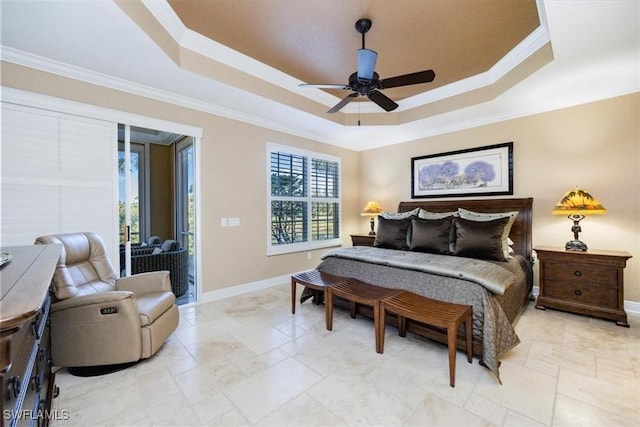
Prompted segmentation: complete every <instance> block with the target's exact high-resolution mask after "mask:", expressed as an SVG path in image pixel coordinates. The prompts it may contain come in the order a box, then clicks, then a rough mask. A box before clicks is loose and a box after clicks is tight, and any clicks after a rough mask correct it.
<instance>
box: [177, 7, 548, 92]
mask: <svg viewBox="0 0 640 427" xmlns="http://www.w3.org/2000/svg"><path fill="white" fill-rule="evenodd" d="M169 4H170V5H171V7H172V8H173V9H174V11H175V12H176V14H177V15H178V16H179V18H180V19H181V20H182V22H183V23H184V25H185V26H186V27H188V28H190V29H191V30H193V31H196V32H198V33H200V34H202V35H204V36H206V37H208V38H210V39H213V40H215V41H217V42H219V43H221V44H223V45H226V46H228V47H230V48H232V49H234V50H236V51H238V52H241V53H243V54H245V55H248V56H250V57H252V58H254V59H257V60H258V61H260V62H263V63H265V64H267V65H270V66H272V67H274V68H276V69H278V70H280V71H283V72H285V73H287V74H289V75H291V76H293V77H296V78H298V79H300V80H302V81H303V82H306V83H337V84H346V83H347V81H348V77H349V75H350V74H351V73H353V72H355V70H356V58H357V50H358V49H359V48H360V47H362V36H361V35H360V33H358V32H357V31H356V29H355V22H356V21H357V20H358V19H360V18H363V17H366V18H369V19H371V20H372V21H373V25H372V28H371V30H369V32H368V33H367V34H366V47H367V48H369V49H373V50H375V51H377V52H378V61H377V65H376V72H377V73H378V74H379V75H380V77H381V78H382V79H384V78H388V77H393V76H396V75H401V74H407V73H411V72H414V71H421V70H425V69H433V70H434V71H435V72H436V79H435V80H434V81H433V82H432V83H427V84H421V85H416V86H409V87H401V88H394V89H388V90H387V91H385V94H386V95H388V96H390V97H392V98H394V99H395V100H399V99H403V98H406V97H409V96H412V95H415V94H417V93H421V92H425V91H428V90H431V89H434V88H436V87H439V86H443V85H447V84H449V83H453V82H456V81H459V80H462V79H465V78H467V77H471V76H474V75H477V74H480V73H482V72H485V71H487V70H488V69H490V68H491V67H492V66H493V65H495V64H496V62H498V61H499V60H500V59H501V58H502V57H504V56H505V55H506V54H507V53H508V52H509V51H510V50H511V49H513V48H514V47H515V46H517V45H518V44H519V43H520V42H521V41H522V40H524V39H525V38H526V37H527V36H528V35H529V34H531V32H533V31H534V30H535V29H536V28H537V27H538V26H539V25H540V22H539V18H538V12H537V7H536V2H535V0H522V1H504V0H430V1H425V0H403V1H402V2H392V1H388V0H349V1H335V0H331V1H330V0H325V1H300V0H263V1H255V0H233V1H229V0H209V1H201V0H169ZM333 93H334V94H335V95H337V96H339V97H342V96H344V95H345V94H344V92H341V91H337V92H335V91H334V92H333Z"/></svg>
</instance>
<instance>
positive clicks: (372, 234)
mask: <svg viewBox="0 0 640 427" xmlns="http://www.w3.org/2000/svg"><path fill="white" fill-rule="evenodd" d="M369 225H370V226H371V231H369V236H375V235H376V232H375V226H376V222H375V220H374V219H373V217H371V220H370V221H369Z"/></svg>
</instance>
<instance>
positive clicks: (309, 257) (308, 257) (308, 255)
mask: <svg viewBox="0 0 640 427" xmlns="http://www.w3.org/2000/svg"><path fill="white" fill-rule="evenodd" d="M311 256H312V255H311V252H307V259H308V260H311Z"/></svg>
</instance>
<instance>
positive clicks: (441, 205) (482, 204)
mask: <svg viewBox="0 0 640 427" xmlns="http://www.w3.org/2000/svg"><path fill="white" fill-rule="evenodd" d="M532 205H533V199H532V198H512V199H472V200H437V201H433V200H414V201H406V202H400V204H399V206H398V212H409V211H412V210H414V209H416V208H422V209H424V210H426V211H429V212H452V211H456V210H457V209H458V208H464V209H467V210H470V211H474V212H480V213H501V212H512V211H517V212H518V216H517V218H516V220H515V221H514V223H513V225H512V228H511V232H510V234H509V237H510V238H511V240H513V245H512V248H513V250H514V255H521V257H518V261H519V263H520V264H521V265H523V270H527V271H526V273H525V274H526V284H523V285H522V286H520V285H519V286H518V287H516V286H512V287H510V288H509V289H513V292H512V291H511V290H509V293H507V292H505V293H504V295H493V294H491V293H490V292H487V291H486V289H483V290H482V291H474V292H476V293H479V292H480V293H483V294H482V298H483V299H484V301H483V304H484V306H485V307H486V305H487V304H489V305H492V306H495V305H496V304H497V305H499V306H500V308H498V309H497V310H498V311H500V312H501V313H500V316H501V317H503V319H502V321H501V322H502V323H505V322H506V323H507V327H508V328H510V329H512V325H513V324H514V323H515V321H516V320H517V318H518V316H519V315H520V314H521V313H522V311H523V310H524V308H526V305H527V304H528V302H529V299H530V296H531V289H532V285H533V283H532V281H533V277H532V273H531V265H530V260H531V254H532V241H531V235H532V233H531V223H532ZM350 249H354V250H355V249H359V248H350ZM372 249H373V248H366V250H372ZM346 250H349V249H346ZM374 250H375V249H374ZM395 252H403V251H395ZM440 256H447V255H440ZM455 258H460V257H455ZM347 261H349V260H347ZM347 261H345V260H339V262H341V263H340V264H338V263H337V262H338V260H336V259H335V258H334V259H332V255H331V254H327V255H326V256H325V257H324V260H323V262H322V263H321V264H320V265H319V266H318V269H319V270H320V271H324V272H327V273H330V274H334V275H339V276H346V277H354V278H356V279H359V280H362V281H365V282H368V283H372V284H376V285H381V286H386V287H394V283H395V280H394V277H398V280H399V281H400V279H401V278H402V280H404V281H405V282H406V279H407V278H408V279H409V280H410V281H411V280H413V281H414V282H417V281H420V280H422V276H419V274H423V275H426V276H429V277H428V279H429V280H431V281H432V282H437V283H440V282H438V281H442V282H443V283H444V282H446V281H447V280H449V281H451V280H456V279H449V278H442V277H438V276H437V275H433V274H431V275H429V274H426V273H416V272H415V271H411V272H408V271H407V270H403V269H398V268H395V267H382V266H380V265H375V266H369V265H367V264H364V263H360V265H355V263H357V262H354V264H353V265H354V267H353V269H351V264H348V263H347ZM471 261H473V260H471ZM496 262H497V261H496ZM497 263H498V264H499V262H497ZM525 264H526V265H525ZM381 268H387V270H389V269H391V271H387V272H385V273H384V276H386V277H384V279H383V278H382V276H383V274H381V273H380V271H381V270H380V269H381ZM394 268H395V270H394ZM378 274H380V275H378ZM521 276H522V274H521ZM458 282H465V281H464V280H458ZM465 284H466V285H468V284H470V283H469V282H466V283H465ZM420 285H422V284H420ZM459 285H460V284H459V283H458V284H457V286H459ZM473 285H474V286H478V285H475V284H473ZM403 286H404V285H403ZM430 286H433V283H432V284H431V285H430ZM443 286H444V285H443ZM446 286H449V284H447V285H446ZM478 287H479V286H478ZM432 289H433V287H432ZM427 292H428V291H427ZM487 295H489V296H487ZM425 296H429V295H428V294H425ZM474 298H476V300H477V296H475V297H474ZM436 299H437V298H436ZM443 299H444V298H443ZM487 300H491V301H489V302H487ZM449 302H457V303H462V304H469V302H466V303H465V302H460V301H449ZM336 304H337V305H341V304H340V302H339V301H338V302H337V303H336ZM474 304H475V303H474ZM477 311H482V314H481V315H482V316H485V313H484V311H483V309H481V310H477ZM359 313H361V314H364V315H367V316H370V317H371V316H372V312H371V310H370V309H369V308H368V307H360V308H359ZM476 315H480V314H478V313H476V310H475V309H474V316H476ZM490 316H492V315H491V314H490ZM505 316H506V318H507V320H505V319H504V317H505ZM476 321H477V319H476V318H474V322H476ZM394 322H395V319H393V318H392V319H391V320H389V322H388V323H390V324H392V325H393V324H394ZM482 322H484V317H483V318H482ZM509 323H510V325H509ZM483 325H484V324H483ZM487 325H488V323H487ZM407 327H408V330H409V331H410V332H413V333H415V334H418V335H421V336H425V337H427V338H430V339H433V340H436V341H439V342H443V343H446V342H447V341H446V333H445V332H444V331H443V330H441V329H437V328H433V327H429V326H427V325H423V324H418V323H410V324H408V326H407ZM460 332H462V331H460ZM511 334H512V336H511V337H510V338H509V340H510V341H509V343H508V344H505V345H503V346H500V345H498V348H499V350H498V353H497V354H491V356H486V355H485V357H484V358H485V359H487V360H491V361H490V363H487V365H491V366H487V365H485V366H487V367H489V369H491V370H492V371H493V372H494V373H495V374H496V375H498V366H499V362H498V360H497V358H498V357H499V356H500V355H501V354H502V353H503V352H504V351H507V350H508V349H510V348H512V347H513V346H514V345H516V344H517V343H518V342H519V339H518V338H517V335H515V331H512V332H511ZM497 335H501V333H500V334H497ZM486 336H487V335H486V334H484V332H482V331H480V332H478V331H475V330H474V336H473V352H474V354H475V355H476V356H478V357H479V358H480V360H481V363H483V350H484V351H485V352H487V353H489V352H488V351H487V345H491V346H493V345H494V344H493V343H489V342H488V341H487V343H483V337H486ZM489 340H494V337H493V336H492V337H491V338H490V339H489ZM485 344H486V345H485ZM457 346H458V348H460V349H461V350H464V348H465V340H464V335H463V334H462V333H460V335H459V339H458V342H457ZM483 364H484V363H483Z"/></svg>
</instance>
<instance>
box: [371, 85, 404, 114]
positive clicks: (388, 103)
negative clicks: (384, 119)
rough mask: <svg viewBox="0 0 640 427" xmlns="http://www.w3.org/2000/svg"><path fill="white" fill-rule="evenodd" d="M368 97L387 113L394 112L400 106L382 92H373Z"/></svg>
mask: <svg viewBox="0 0 640 427" xmlns="http://www.w3.org/2000/svg"><path fill="white" fill-rule="evenodd" d="M368 96H369V99H370V100H372V101H373V102H375V103H376V104H378V105H379V106H380V107H382V109H383V110H385V111H393V110H395V109H396V108H398V104H396V103H395V102H394V101H393V100H392V99H391V98H389V97H388V96H387V95H385V94H383V93H382V92H380V91H377V90H372V91H371V92H369V95H368Z"/></svg>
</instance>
